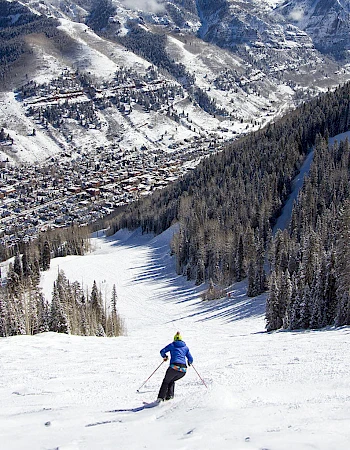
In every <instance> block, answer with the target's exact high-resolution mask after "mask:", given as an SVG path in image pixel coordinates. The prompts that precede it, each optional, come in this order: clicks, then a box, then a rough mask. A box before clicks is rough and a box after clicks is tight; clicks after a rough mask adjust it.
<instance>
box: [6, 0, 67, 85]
mask: <svg viewBox="0 0 350 450" xmlns="http://www.w3.org/2000/svg"><path fill="white" fill-rule="evenodd" d="M57 25H59V22H58V20H56V19H53V18H51V17H46V16H44V15H39V14H34V13H33V12H31V11H30V10H29V9H28V8H27V7H26V6H24V5H22V4H20V3H18V2H8V1H4V0H0V89H2V88H3V87H4V86H5V83H6V82H9V81H11V80H12V81H13V78H14V77H16V75H17V72H23V73H26V72H24V71H25V70H27V71H28V69H29V67H30V64H31V63H32V61H31V60H30V57H31V55H32V53H33V50H32V48H31V47H30V46H29V45H28V42H27V40H26V36H28V35H33V34H35V35H39V36H40V35H41V36H42V38H43V39H44V38H47V39H51V42H52V44H53V45H55V46H56V47H57V48H58V49H59V50H60V51H61V52H63V53H64V52H67V51H69V49H70V48H71V47H72V46H73V41H72V40H71V39H70V38H69V36H67V35H66V34H65V33H63V32H62V31H60V30H59V29H58V28H57Z"/></svg>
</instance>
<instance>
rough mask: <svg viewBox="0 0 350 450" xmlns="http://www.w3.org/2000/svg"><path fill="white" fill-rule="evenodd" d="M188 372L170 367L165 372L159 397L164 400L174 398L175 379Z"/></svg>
mask: <svg viewBox="0 0 350 450" xmlns="http://www.w3.org/2000/svg"><path fill="white" fill-rule="evenodd" d="M185 375H186V372H181V371H180V370H175V369H173V368H172V367H168V369H167V371H166V372H165V376H164V380H163V383H162V385H161V387H160V389H159V394H158V398H161V399H163V400H165V399H167V400H168V399H169V398H173V397H174V390H175V381H177V380H180V378H182V377H184V376H185Z"/></svg>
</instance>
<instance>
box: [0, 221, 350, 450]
mask: <svg viewBox="0 0 350 450" xmlns="http://www.w3.org/2000/svg"><path fill="white" fill-rule="evenodd" d="M173 231H174V230H173V229H170V230H168V231H167V232H165V233H163V235H161V236H158V237H152V236H144V235H141V233H140V232H135V233H129V232H125V231H122V232H119V233H117V235H115V236H114V237H112V238H105V237H104V236H103V235H101V234H102V233H99V236H98V237H95V238H93V242H92V243H93V246H94V250H93V252H92V253H91V254H88V255H85V256H82V257H77V256H70V257H66V258H57V259H54V260H53V261H52V266H51V269H50V271H48V272H45V273H44V275H43V279H42V288H43V291H44V293H45V295H46V296H47V297H48V298H49V297H50V295H51V291H52V284H53V281H54V279H55V278H56V276H57V270H58V268H59V269H62V270H64V272H65V274H66V276H67V277H68V278H69V279H70V280H71V281H75V280H77V281H79V282H80V283H84V286H85V287H87V288H88V289H89V290H91V287H92V283H93V280H94V279H95V280H96V282H97V283H98V285H99V286H100V287H101V289H102V292H103V293H105V295H106V298H107V299H109V298H110V294H111V290H112V286H113V284H114V283H115V284H116V287H117V292H118V305H117V306H118V309H119V311H120V314H121V315H122V316H123V318H124V320H125V322H126V326H127V335H126V336H121V337H117V338H98V337H79V336H67V335H59V334H55V333H44V334H41V335H36V336H15V337H10V338H2V339H1V341H0V342H1V346H0V396H1V403H2V409H1V413H0V441H1V445H0V447H1V448H2V449H4V450H22V449H23V450H24V449H25V450H28V449H39V450H41V449H43V450H49V449H60V450H76V449H88V450H90V449H91V450H92V449H94V450H95V449H96V450H97V449H115V448H118V449H119V448H120V449H123V450H129V449H130V450H139V449H140V450H141V449H152V450H155V449H156V450H157V449H159V450H161V449H164V448H167V449H170V450H172V449H174V450H175V449H176V450H178V449H181V450H199V449H201V450H202V449H203V448H204V449H209V450H211V449H215V450H217V449H220V450H221V449H227V450H229V449H230V450H231V449H235V450H241V449H247V450H252V449H256V450H262V449H269V450H296V449H298V450H309V449H311V448H312V449H318V450H333V449H336V450H348V448H349V442H350V431H349V430H350V426H349V425H350V392H349V382H350V375H349V374H350V361H349V351H348V350H349V343H350V339H349V334H350V333H349V328H348V327H345V328H342V329H339V330H333V329H328V330H321V331H300V332H276V333H265V332H264V326H265V323H264V316H263V312H264V302H265V296H260V297H258V298H256V299H248V298H247V297H246V296H245V294H244V292H245V286H244V284H243V283H240V284H237V285H236V286H233V288H232V291H233V292H234V298H231V299H227V300H225V301H224V300H220V301H215V302H202V301H200V298H199V293H200V290H201V289H202V288H203V287H195V286H194V285H193V284H192V283H189V282H187V281H186V280H185V279H184V278H183V277H180V276H178V275H176V274H175V271H174V260H173V259H172V258H171V257H170V256H169V240H170V238H171V235H172V232H173ZM177 330H180V331H181V333H182V335H183V337H184V340H185V341H186V342H187V344H188V345H189V347H190V349H191V352H192V354H193V356H194V367H195V368H196V369H197V371H198V373H199V374H200V375H201V376H202V378H203V379H204V381H205V383H206V384H207V385H208V389H207V388H206V387H205V386H204V385H203V383H202V382H201V380H200V379H199V377H198V376H197V374H196V372H195V371H194V369H193V368H189V369H188V373H187V374H186V376H185V377H184V378H183V379H182V380H180V381H178V382H177V383H176V390H175V399H174V400H172V401H171V402H167V403H166V404H164V405H163V404H162V405H160V406H159V407H156V408H149V409H145V410H141V411H135V412H133V411H131V410H132V409H135V408H136V409H137V408H138V407H141V406H142V405H143V401H147V402H151V401H154V400H155V398H156V397H157V393H158V390H159V387H160V383H161V381H162V379H163V376H164V373H165V370H166V367H167V364H166V363H164V364H162V365H161V367H160V368H159V370H157V371H156V373H155V374H154V375H153V376H152V377H151V379H150V380H149V381H148V382H147V383H146V384H145V385H144V386H143V387H142V388H140V386H141V385H142V384H143V383H144V381H145V380H146V379H147V378H148V377H149V375H150V374H151V373H152V372H153V371H154V369H155V368H156V367H157V366H158V365H159V364H160V362H161V358H160V355H159V351H160V349H161V348H162V347H163V346H165V345H166V344H168V343H169V342H170V341H171V340H172V337H173V335H174V334H175V332H176V331H177ZM139 388H140V389H139ZM138 389H139V392H137V390H138ZM121 409H124V410H125V409H126V410H127V411H120V412H118V411H116V412H107V411H111V410H121Z"/></svg>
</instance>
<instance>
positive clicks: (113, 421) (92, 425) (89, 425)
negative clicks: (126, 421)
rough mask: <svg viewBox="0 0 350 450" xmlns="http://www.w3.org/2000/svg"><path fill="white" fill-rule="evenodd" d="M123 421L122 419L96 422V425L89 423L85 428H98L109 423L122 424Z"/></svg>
mask: <svg viewBox="0 0 350 450" xmlns="http://www.w3.org/2000/svg"><path fill="white" fill-rule="evenodd" d="M122 422H123V421H122V420H120V419H113V420H103V421H101V422H94V423H88V424H87V425H85V427H96V426H97V425H105V424H107V423H122Z"/></svg>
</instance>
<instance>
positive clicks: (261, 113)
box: [0, 0, 350, 162]
mask: <svg viewBox="0 0 350 450" xmlns="http://www.w3.org/2000/svg"><path fill="white" fill-rule="evenodd" d="M105 3H106V4H108V2H105ZM105 3H103V2H102V3H101V4H99V3H98V2H91V1H90V0H79V1H77V2H68V1H66V0H64V1H58V0H45V1H44V2H36V1H33V0H25V1H23V2H21V4H22V5H27V6H28V7H29V8H30V10H31V11H32V12H34V13H35V14H41V15H47V16H50V17H55V18H56V19H58V20H59V21H60V26H59V28H60V30H61V31H63V32H64V33H66V34H67V36H69V37H70V38H71V39H72V41H71V42H72V44H71V48H68V49H66V51H62V50H58V48H57V46H54V45H52V42H51V41H50V39H47V38H45V37H44V36H43V35H42V34H30V35H28V36H26V39H25V42H26V45H27V46H28V48H30V51H31V52H32V53H31V58H30V64H29V63H28V66H26V70H25V71H23V76H21V73H22V72H21V70H18V73H16V75H17V78H16V77H14V81H13V82H14V84H15V85H14V86H12V88H11V90H10V92H9V91H8V90H7V91H6V90H5V92H2V93H0V100H1V108H0V126H1V127H3V128H4V129H5V132H6V133H8V134H9V135H10V136H11V138H13V139H14V141H13V145H11V146H9V145H1V146H0V157H1V159H6V158H9V159H10V160H12V161H15V162H16V161H19V162H23V161H29V162H34V161H37V160H38V161H42V160H43V159H45V158H46V157H49V156H51V155H54V154H57V153H59V152H60V151H61V150H62V149H63V150H65V151H68V152H74V151H75V150H76V149H83V150H84V151H89V149H93V148H96V147H99V146H101V145H102V146H104V147H109V146H112V147H117V148H122V149H125V150H128V151H129V150H134V149H140V148H141V147H147V148H148V149H149V150H150V151H151V152H153V153H157V152H167V151H169V148H170V150H173V149H174V148H177V149H178V151H179V153H180V154H183V153H185V152H186V151H187V150H188V147H189V145H188V144H189V143H190V145H192V144H193V146H197V141H198V139H201V138H203V137H204V138H208V139H209V140H212V141H218V140H224V141H225V140H229V139H233V138H235V137H236V136H237V135H240V134H242V133H246V132H249V131H252V130H256V129H258V128H259V127H261V126H264V125H265V124H266V123H267V122H269V121H271V120H273V119H274V118H275V117H276V116H278V115H281V114H282V113H283V112H285V111H286V110H287V109H288V108H290V107H293V106H294V105H295V104H298V103H299V102H300V101H301V100H304V99H307V98H308V97H309V96H312V95H316V94H317V93H318V92H320V91H324V90H326V89H328V88H329V87H334V86H336V85H338V84H339V83H342V82H344V81H346V80H348V79H349V78H350V72H349V68H348V66H347V65H346V58H345V59H344V60H342V61H338V62H335V61H334V60H333V59H332V58H329V57H328V56H327V54H322V53H320V52H319V51H318V50H317V49H316V47H315V42H316V41H314V38H313V36H312V34H311V32H310V34H308V30H309V28H310V27H309V24H310V23H311V22H305V20H306V19H305V17H306V15H304V16H303V17H304V19H303V21H302V20H301V19H300V20H299V21H298V20H297V19H296V15H295V14H291V11H294V10H295V8H299V7H300V8H301V6H302V5H304V6H303V8H304V7H305V8H304V9H308V8H307V5H306V0H303V2H301V1H300V2H297V1H296V0H294V1H293V2H288V5H287V4H284V3H283V4H282V3H281V2H279V1H277V0H260V1H258V0H254V1H251V0H250V1H240V2H237V1H234V0H230V1H228V0H220V1H217V2H214V3H213V2H208V1H207V0H200V1H197V2H194V1H192V0H188V1H186V2H182V1H178V0H174V1H169V2H163V1H156V0H153V1H138V2H130V1H121V0H120V1H117V0H115V1H113V2H112V3H113V6H114V8H115V12H114V13H113V14H114V15H112V16H110V17H107V28H101V29H99V26H98V24H97V25H96V21H97V19H96V17H99V14H100V13H101V14H102V13H103V8H105V6H104V5H105ZM333 3H334V2H332V4H333ZM99 5H100V8H102V9H101V11H100V10H99V9H98V7H99ZM293 5H294V6H293ZM339 5H340V6H341V8H342V9H341V11H343V12H344V14H345V12H346V11H347V9H346V8H348V6H347V5H348V2H345V1H343V2H339ZM335 6H336V5H335V4H334V8H333V9H334V10H336V7H335ZM94 8H95V10H94V11H95V13H94V14H95V16H94V17H95V22H93V21H91V20H92V19H91V17H90V16H89V15H90V13H91V10H92V9H94ZM291 8H292V9H291ZM293 8H294V9H293ZM333 9H332V11H333ZM338 10H339V8H338V9H337V11H338ZM315 11H316V9H315ZM317 11H321V9H320V8H318V9H317ZM322 11H323V10H322ZM327 11H328V10H327ZM327 11H326V13H327ZM338 13H339V14H340V12H339V11H338ZM21 14H22V15H23V14H24V13H21ZM21 14H19V15H13V14H12V15H10V17H0V19H1V20H4V21H5V22H6V20H9V19H11V20H10V22H11V23H16V21H18V20H20V18H21ZM320 14H321V13H319V15H318V16H317V17H320ZM344 14H343V15H342V17H343V16H344ZM345 16H346V14H345ZM345 16H344V17H345ZM307 17H308V16H307ZM327 17H328V13H327V14H325V16H324V19H323V20H324V21H326V19H327ZM345 19H346V17H345ZM345 19H344V24H345V25H344V26H346V23H348V22H346V20H345ZM310 20H311V19H310ZM97 23H99V22H98V21H97ZM322 23H326V22H322ZM342 23H343V22H342ZM87 24H90V25H91V27H89V26H88V25H87ZM93 24H94V25H93ZM130 24H134V25H135V24H137V26H139V27H141V28H142V29H143V30H145V31H147V32H148V33H154V35H155V36H159V35H163V34H164V35H165V36H166V46H165V48H166V52H167V55H168V56H169V59H170V60H171V61H174V63H176V64H177V65H178V67H179V65H180V64H181V65H183V68H184V70H185V71H186V73H187V74H188V75H189V76H190V77H193V79H194V84H193V86H191V89H189V88H188V87H186V86H182V84H183V80H182V79H181V77H178V78H177V79H174V75H171V74H170V73H169V72H167V71H165V70H164V69H161V70H160V72H161V76H160V78H159V79H158V81H159V83H160V82H161V83H165V84H166V85H171V84H175V85H176V86H177V87H178V88H179V89H180V88H181V89H183V92H182V93H179V94H178V95H176V96H175V97H174V98H170V100H169V99H168V100H167V101H165V100H163V104H162V105H161V107H160V108H158V109H152V108H151V109H150V110H149V109H147V108H144V107H141V106H140V105H139V104H137V97H138V95H139V94H140V92H141V91H143V92H144V91H146V90H147V89H149V90H150V89H151V90H152V89H155V88H154V86H149V85H147V86H146V87H142V88H138V89H136V90H131V89H130V84H129V85H126V86H123V88H124V87H125V88H126V89H127V90H128V92H127V96H128V98H127V99H126V100H125V102H126V103H125V105H126V110H121V109H120V108H119V109H118V107H116V105H114V104H113V105H110V104H107V105H106V104H104V105H102V106H101V98H106V97H108V95H109V94H110V92H109V91H108V90H107V89H106V86H108V85H109V84H110V83H113V82H114V74H115V72H116V71H118V70H121V69H125V70H130V69H131V70H132V71H133V73H134V74H135V73H136V74H140V75H145V73H146V72H147V70H148V69H149V67H150V65H151V62H150V61H149V59H147V58H146V57H145V55H136V54H135V53H133V52H132V51H131V50H130V49H129V50H127V49H126V48H125V47H124V46H123V45H122V44H121V42H119V43H118V42H117V41H116V35H117V34H118V35H119V37H120V36H125V35H126V34H127V33H128V31H129V30H130V26H131V25H130ZM310 26H311V25H310ZM342 26H343V25H342ZM92 27H93V28H94V30H93V29H92ZM316 27H317V23H316V22H315V25H314V28H315V29H316ZM310 29H311V28H310ZM322 29H324V30H326V29H328V28H327V26H326V25H325V26H324V27H323V28H322ZM344 29H346V28H344ZM345 34H346V33H345ZM345 34H344V36H345ZM332 36H333V35H332ZM319 38H320V40H322V42H329V43H330V44H329V45H331V43H332V42H335V41H334V39H335V38H334V36H333V37H332V38H329V39H330V40H329V39H328V35H327V32H326V31H324V32H323V34H322V36H321V35H319ZM344 39H345V38H344ZM348 40H349V39H348V37H347V38H346V39H345V41H346V42H343V44H340V43H341V42H342V41H341V40H339V39H338V41H337V42H338V44H339V45H340V46H342V47H341V48H343V49H344V50H345V51H346V48H347V42H348ZM338 44H337V45H338ZM332 45H333V44H332ZM339 45H338V46H339ZM345 56H346V53H345ZM76 71H79V73H85V74H88V75H89V77H90V78H91V79H92V81H91V83H93V84H94V87H96V88H97V89H98V90H99V92H101V95H99V96H97V97H94V96H91V95H90V97H89V95H88V93H87V92H85V93H84V95H83V96H81V97H78V98H76V99H75V100H74V102H75V104H76V105H78V104H80V105H84V104H86V103H88V102H89V101H90V102H92V104H94V108H95V109H96V118H95V119H96V120H95V121H96V123H98V126H94V125H92V126H90V127H87V126H86V124H85V125H81V123H79V121H76V122H74V121H72V120H67V114H68V113H67V111H63V113H62V114H63V118H61V121H57V122H56V123H55V124H52V123H50V124H46V125H45V126H44V125H43V123H42V120H40V119H38V115H35V114H31V113H30V110H29V108H30V106H32V105H33V103H34V104H35V105H38V106H40V107H44V106H46V107H53V108H56V107H59V108H62V104H63V103H64V102H65V101H66V99H59V98H55V97H54V96H51V97H50V99H49V100H50V101H49V100H48V98H41V100H43V102H42V103H40V104H39V103H38V100H39V99H38V98H37V97H30V98H28V99H26V100H27V101H24V100H23V99H22V98H21V97H20V96H19V95H18V93H17V91H16V90H17V89H18V88H20V87H21V86H23V85H25V84H26V83H28V82H35V83H37V84H38V85H40V86H42V85H43V84H45V83H48V84H49V85H50V83H51V84H52V80H54V79H57V78H58V77H60V76H61V75H62V73H65V74H69V77H70V78H71V81H73V80H74V79H75V74H76ZM67 76H68V75H67ZM196 89H200V90H201V94H200V95H201V96H202V97H203V96H204V95H205V96H207V100H205V102H203V101H202V102H200V101H199V100H198V96H197V98H196V97H195V96H194V93H193V92H194V91H195V90H196ZM90 94H91V92H90ZM164 98H165V97H163V99H164ZM208 101H212V102H215V105H216V109H215V110H214V111H213V110H211V111H210V108H209V109H208V107H206V106H207V105H206V106H205V105H203V103H206V104H207V103H208ZM130 106H131V108H130ZM34 128H35V130H36V136H31V134H32V130H33V129H34ZM185 139H186V140H187V141H186V143H184V140H185ZM204 147H207V144H205V145H204Z"/></svg>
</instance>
